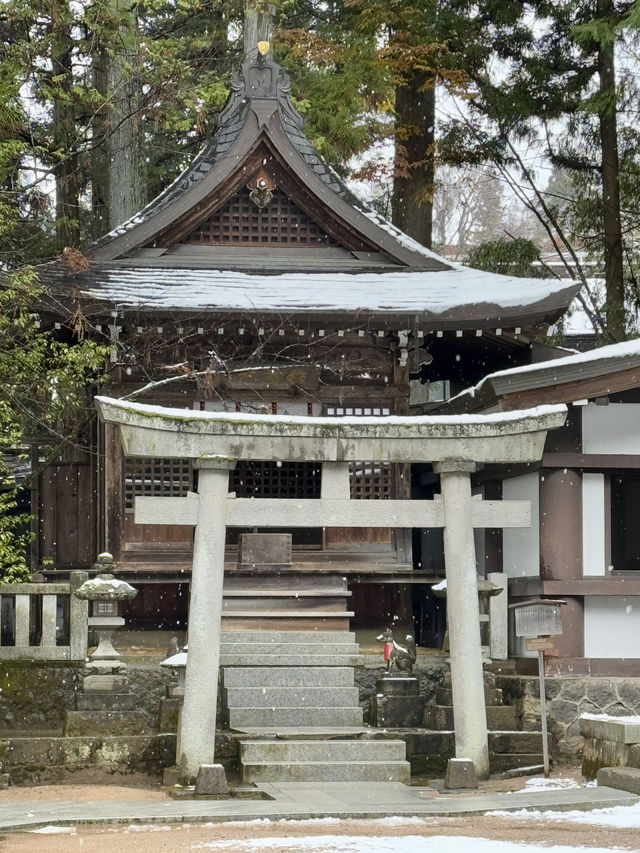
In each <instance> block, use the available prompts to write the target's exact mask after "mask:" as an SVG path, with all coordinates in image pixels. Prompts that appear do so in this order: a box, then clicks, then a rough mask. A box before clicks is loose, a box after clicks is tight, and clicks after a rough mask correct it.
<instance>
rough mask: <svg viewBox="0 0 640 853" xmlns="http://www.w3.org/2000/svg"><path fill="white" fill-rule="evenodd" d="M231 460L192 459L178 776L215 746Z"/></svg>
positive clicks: (191, 773)
mask: <svg viewBox="0 0 640 853" xmlns="http://www.w3.org/2000/svg"><path fill="white" fill-rule="evenodd" d="M235 464H236V463H235V460H232V459H228V458H226V457H222V456H211V457H208V458H200V459H197V460H194V463H193V467H194V468H197V470H198V511H197V522H196V525H195V537H194V542H193V568H192V571H191V589H190V597H189V654H188V655H187V669H186V682H185V689H184V703H183V707H182V726H181V730H180V755H178V756H176V758H177V763H178V767H179V769H180V774H181V777H182V778H185V779H188V780H191V779H195V778H196V776H197V774H198V769H199V767H200V766H201V765H203V764H212V763H213V757H214V751H215V732H216V709H217V699H218V667H219V664H220V631H221V627H220V626H221V619H222V586H223V583H224V543H225V535H226V520H225V503H226V500H227V495H228V494H229V471H230V470H231V469H232V468H234V467H235Z"/></svg>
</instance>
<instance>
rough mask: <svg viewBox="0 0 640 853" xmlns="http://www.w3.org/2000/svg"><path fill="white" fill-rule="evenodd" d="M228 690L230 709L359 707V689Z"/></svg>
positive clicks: (226, 692) (316, 683)
mask: <svg viewBox="0 0 640 853" xmlns="http://www.w3.org/2000/svg"><path fill="white" fill-rule="evenodd" d="M317 685H318V682H317V681H316V682H315V686H313V687H267V686H265V687H227V688H225V694H226V704H227V706H228V707H229V708H279V707H283V708H309V706H311V707H314V706H316V705H322V706H324V707H328V708H353V707H355V706H357V704H358V694H359V691H358V688H357V687H318V686H317Z"/></svg>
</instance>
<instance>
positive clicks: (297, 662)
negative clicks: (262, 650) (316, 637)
mask: <svg viewBox="0 0 640 853" xmlns="http://www.w3.org/2000/svg"><path fill="white" fill-rule="evenodd" d="M357 663H358V657H357V656H356V655H324V654H317V655H316V654H313V655H277V656H276V655H269V654H261V655H237V654H233V653H230V654H227V653H225V652H222V653H221V655H220V666H222V667H226V666H228V667H232V666H240V667H248V666H256V667H269V666H275V667H283V666H301V667H316V666H317V667H327V666H336V667H345V666H355V665H356V664H357Z"/></svg>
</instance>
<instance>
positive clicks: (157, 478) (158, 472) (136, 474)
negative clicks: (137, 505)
mask: <svg viewBox="0 0 640 853" xmlns="http://www.w3.org/2000/svg"><path fill="white" fill-rule="evenodd" d="M191 479H192V478H191V466H190V465H189V460H188V459H136V458H127V459H125V463H124V506H125V510H126V511H127V512H133V509H134V499H135V498H136V497H139V496H142V495H145V496H149V497H173V498H177V497H184V496H185V495H186V494H187V492H188V491H189V490H190V489H191V488H192V486H191Z"/></svg>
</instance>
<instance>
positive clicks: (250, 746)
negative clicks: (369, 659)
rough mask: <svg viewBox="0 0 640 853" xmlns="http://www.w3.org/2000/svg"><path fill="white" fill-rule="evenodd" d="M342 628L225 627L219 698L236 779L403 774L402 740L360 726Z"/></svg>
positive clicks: (351, 642)
mask: <svg viewBox="0 0 640 853" xmlns="http://www.w3.org/2000/svg"><path fill="white" fill-rule="evenodd" d="M357 654H358V645H357V644H356V642H355V638H354V635H353V634H351V633H349V632H348V631H324V630H318V631H259V632H258V631H250V630H249V631H225V632H224V633H223V635H222V646H221V661H220V663H221V671H222V687H223V690H222V703H223V711H224V714H225V718H226V721H227V723H228V725H229V728H230V729H232V730H235V731H239V732H242V733H246V734H247V739H246V740H241V742H240V760H241V765H242V776H243V781H244V782H274V781H278V782H284V781H289V782H291V781H327V782H331V781H354V782H355V781H399V782H408V781H409V777H410V768H409V763H408V762H407V761H406V760H405V751H406V747H405V743H404V741H401V740H388V741H385V742H381V741H373V740H366V739H363V738H362V735H364V734H365V731H366V730H365V729H364V727H363V723H362V709H361V708H360V706H359V704H358V688H357V687H355V685H354V673H353V666H354V664H355V662H356V655H357Z"/></svg>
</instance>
